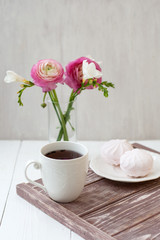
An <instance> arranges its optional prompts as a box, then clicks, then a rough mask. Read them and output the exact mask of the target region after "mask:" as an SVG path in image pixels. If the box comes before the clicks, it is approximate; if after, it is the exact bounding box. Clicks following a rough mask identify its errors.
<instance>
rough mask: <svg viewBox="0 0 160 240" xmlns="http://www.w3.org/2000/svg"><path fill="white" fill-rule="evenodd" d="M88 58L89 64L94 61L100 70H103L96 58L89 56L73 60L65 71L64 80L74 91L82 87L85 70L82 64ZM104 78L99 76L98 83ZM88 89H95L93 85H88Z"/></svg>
mask: <svg viewBox="0 0 160 240" xmlns="http://www.w3.org/2000/svg"><path fill="white" fill-rule="evenodd" d="M84 60H86V61H87V62H88V63H89V64H90V63H94V64H95V67H96V69H97V70H98V71H101V67H100V66H99V64H98V63H96V62H95V61H94V60H92V59H90V58H87V57H81V58H78V59H76V60H74V61H71V62H70V63H68V65H67V66H66V72H65V80H64V82H65V83H66V84H67V85H68V86H69V87H71V88H72V89H73V90H74V91H76V90H77V89H78V88H80V87H81V84H82V81H83V70H82V65H83V61H84ZM101 82H102V78H101V77H100V78H97V83H101ZM87 88H88V89H93V86H89V87H87Z"/></svg>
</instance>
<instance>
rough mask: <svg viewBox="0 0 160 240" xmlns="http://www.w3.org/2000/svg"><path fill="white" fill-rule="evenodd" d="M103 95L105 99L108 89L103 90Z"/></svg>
mask: <svg viewBox="0 0 160 240" xmlns="http://www.w3.org/2000/svg"><path fill="white" fill-rule="evenodd" d="M103 95H104V96H105V97H108V89H107V88H104V91H103Z"/></svg>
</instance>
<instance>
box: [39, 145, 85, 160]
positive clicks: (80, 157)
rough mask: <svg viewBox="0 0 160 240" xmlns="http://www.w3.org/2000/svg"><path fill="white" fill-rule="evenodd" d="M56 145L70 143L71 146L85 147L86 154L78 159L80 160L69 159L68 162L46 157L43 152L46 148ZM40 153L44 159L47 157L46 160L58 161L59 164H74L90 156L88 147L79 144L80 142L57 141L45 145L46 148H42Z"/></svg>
mask: <svg viewBox="0 0 160 240" xmlns="http://www.w3.org/2000/svg"><path fill="white" fill-rule="evenodd" d="M55 143H56V144H62V143H69V144H75V145H79V146H81V147H83V148H84V149H85V151H86V153H85V154H83V155H82V156H80V157H78V158H73V159H67V161H66V160H65V159H55V158H49V157H46V156H45V155H44V153H43V152H42V151H43V150H44V148H45V147H46V146H48V145H50V146H51V145H53V144H55ZM40 153H41V155H42V156H43V157H45V159H47V160H51V161H57V162H74V161H76V160H80V159H81V158H86V157H87V156H88V149H87V147H86V146H85V145H83V144H81V143H79V142H73V141H57V142H51V143H48V144H46V145H44V146H43V147H42V148H41V151H40Z"/></svg>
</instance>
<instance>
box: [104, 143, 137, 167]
mask: <svg viewBox="0 0 160 240" xmlns="http://www.w3.org/2000/svg"><path fill="white" fill-rule="evenodd" d="M132 149H133V147H132V145H131V144H130V143H129V142H128V141H127V140H125V139H115V140H110V141H108V142H106V143H105V144H104V145H103V146H102V147H101V151H100V153H101V157H102V158H103V159H104V160H105V161H106V162H108V163H109V164H111V165H119V164H120V157H121V156H122V155H123V154H124V153H125V152H126V151H129V150H132Z"/></svg>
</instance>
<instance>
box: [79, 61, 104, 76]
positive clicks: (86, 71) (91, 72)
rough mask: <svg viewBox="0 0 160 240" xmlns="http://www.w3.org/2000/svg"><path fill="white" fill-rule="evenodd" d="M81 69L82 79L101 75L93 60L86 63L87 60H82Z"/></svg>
mask: <svg viewBox="0 0 160 240" xmlns="http://www.w3.org/2000/svg"><path fill="white" fill-rule="evenodd" d="M82 71H83V80H87V79H90V78H100V77H102V73H101V72H100V71H99V70H97V69H96V66H95V64H94V63H93V62H91V63H88V62H87V60H84V61H83V64H82Z"/></svg>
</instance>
